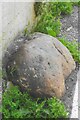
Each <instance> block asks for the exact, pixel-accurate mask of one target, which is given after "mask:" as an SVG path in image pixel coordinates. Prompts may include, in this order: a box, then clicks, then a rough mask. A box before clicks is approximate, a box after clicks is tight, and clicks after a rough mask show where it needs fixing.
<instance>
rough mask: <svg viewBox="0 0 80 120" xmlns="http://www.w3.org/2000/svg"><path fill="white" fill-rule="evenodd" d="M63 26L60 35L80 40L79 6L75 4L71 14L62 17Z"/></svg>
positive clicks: (70, 39) (68, 38)
mask: <svg viewBox="0 0 80 120" xmlns="http://www.w3.org/2000/svg"><path fill="white" fill-rule="evenodd" d="M61 23H62V28H61V34H60V35H59V36H60V37H62V36H64V37H65V38H66V39H67V40H69V41H72V40H76V41H77V40H78V7H77V6H74V7H73V11H72V14H71V15H65V16H62V18H61Z"/></svg>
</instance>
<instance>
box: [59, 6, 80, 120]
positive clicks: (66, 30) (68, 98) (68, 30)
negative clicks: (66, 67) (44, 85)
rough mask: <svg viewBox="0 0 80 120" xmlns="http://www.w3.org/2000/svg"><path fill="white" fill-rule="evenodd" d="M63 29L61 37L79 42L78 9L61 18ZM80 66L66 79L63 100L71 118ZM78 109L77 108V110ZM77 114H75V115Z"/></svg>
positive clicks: (74, 8) (75, 7)
mask: <svg viewBox="0 0 80 120" xmlns="http://www.w3.org/2000/svg"><path fill="white" fill-rule="evenodd" d="M61 23H62V28H61V34H60V35H59V37H62V36H63V37H65V38H66V40H68V41H73V40H76V41H78V7H77V6H74V7H73V11H72V14H71V15H66V16H62V18H61ZM78 70H79V66H77V67H76V69H75V70H74V71H73V72H72V73H71V75H70V76H69V77H68V78H67V79H66V81H65V85H66V92H65V95H64V96H63V97H62V98H61V100H62V102H63V103H64V104H65V106H66V108H67V110H68V112H69V116H68V117H69V118H70V116H71V112H72V109H73V97H74V93H75V86H76V82H77V73H78ZM76 109H77V108H76ZM74 114H75V113H74Z"/></svg>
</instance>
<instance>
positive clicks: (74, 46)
mask: <svg viewBox="0 0 80 120" xmlns="http://www.w3.org/2000/svg"><path fill="white" fill-rule="evenodd" d="M59 40H60V42H61V43H62V44H63V45H64V46H66V47H67V48H68V49H69V51H70V52H71V54H72V56H73V58H74V60H75V61H76V62H79V63H80V51H79V49H78V48H79V43H78V42H76V41H68V40H66V39H65V38H59Z"/></svg>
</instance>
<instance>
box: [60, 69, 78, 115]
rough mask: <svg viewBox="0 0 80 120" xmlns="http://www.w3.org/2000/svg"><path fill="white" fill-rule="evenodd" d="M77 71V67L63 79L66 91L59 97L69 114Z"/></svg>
mask: <svg viewBox="0 0 80 120" xmlns="http://www.w3.org/2000/svg"><path fill="white" fill-rule="evenodd" d="M77 72H78V68H76V69H75V70H74V71H73V72H72V73H71V74H70V76H69V77H68V78H67V79H66V80H65V85H66V92H65V95H64V96H63V97H62V98H61V101H62V102H63V103H64V104H65V106H66V108H67V111H68V112H69V116H68V117H70V115H71V111H72V103H73V102H72V101H73V97H74V92H75V85H76V82H77Z"/></svg>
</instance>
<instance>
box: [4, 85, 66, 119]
mask: <svg viewBox="0 0 80 120" xmlns="http://www.w3.org/2000/svg"><path fill="white" fill-rule="evenodd" d="M2 116H3V119H6V118H16V119H17V118H23V119H25V118H34V119H35V118H45V119H46V118H67V116H68V112H67V111H66V109H65V106H64V104H63V103H62V102H61V101H60V100H58V99H56V98H55V97H54V98H49V99H46V98H45V99H44V100H42V99H40V98H37V99H33V98H31V96H30V95H29V94H28V92H27V93H21V92H20V90H19V88H18V87H17V86H13V87H11V88H10V89H8V90H7V91H6V92H4V94H3V107H2Z"/></svg>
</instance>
